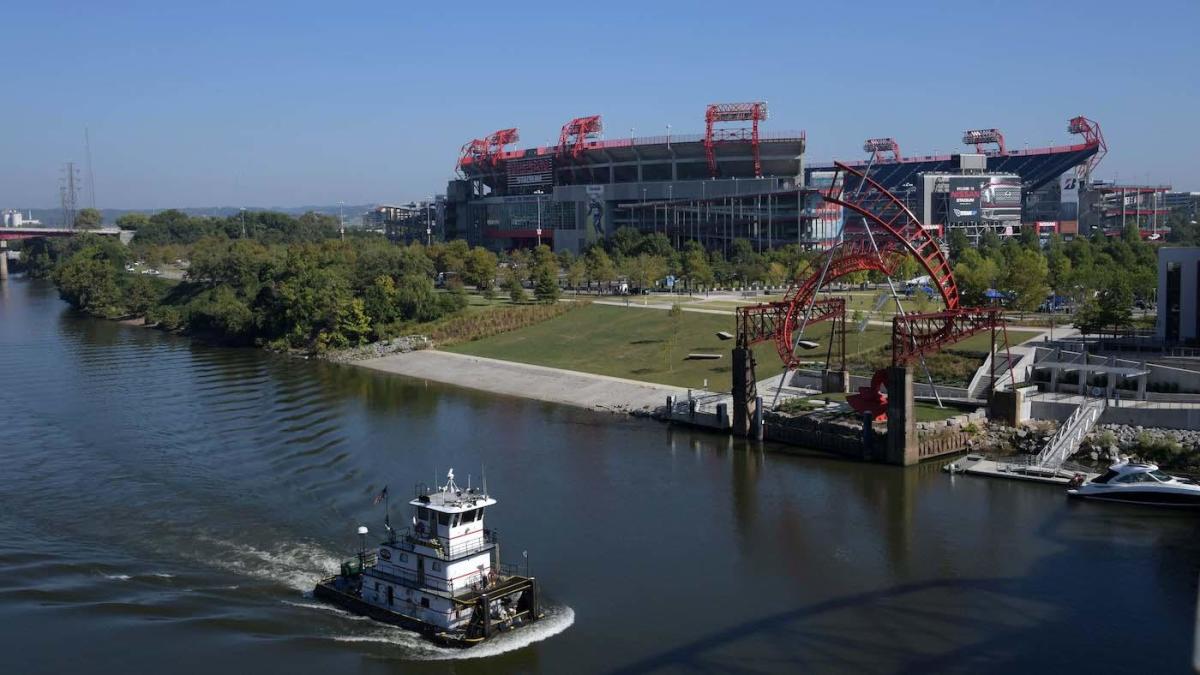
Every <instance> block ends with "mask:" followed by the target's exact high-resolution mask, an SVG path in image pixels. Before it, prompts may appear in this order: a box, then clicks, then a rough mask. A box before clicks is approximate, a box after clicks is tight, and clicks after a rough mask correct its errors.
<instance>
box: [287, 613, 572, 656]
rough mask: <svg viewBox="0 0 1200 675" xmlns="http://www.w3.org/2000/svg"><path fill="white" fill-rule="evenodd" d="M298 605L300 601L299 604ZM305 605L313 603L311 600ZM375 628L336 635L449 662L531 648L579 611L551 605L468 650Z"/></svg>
mask: <svg viewBox="0 0 1200 675" xmlns="http://www.w3.org/2000/svg"><path fill="white" fill-rule="evenodd" d="M297 604H298V603H297ZM301 606H309V605H308V604H307V603H305V604H304V605H301ZM372 623H373V624H374V628H373V629H372V630H371V631H370V632H368V633H362V634H358V635H335V636H333V639H334V640H336V641H338V642H351V643H353V642H369V643H377V644H387V645H395V646H397V647H402V648H404V650H405V656H406V657H408V658H411V659H415V660H419V661H449V660H458V659H485V658H488V657H492V656H499V655H500V654H504V653H507V652H511V651H516V650H518V649H522V648H524V647H528V646H529V645H531V644H534V643H536V642H541V641H542V640H546V639H548V638H551V637H554V636H555V635H558V634H559V633H561V632H563V631H565V630H566V629H568V628H570V627H571V625H572V624H574V623H575V610H573V609H571V608H570V607H566V606H563V607H547V608H546V615H545V616H544V617H542V618H541V619H540V620H538V621H537V622H536V623H532V624H529V625H527V626H522V627H521V628H518V629H516V630H514V631H512V632H509V633H501V634H500V635H497V636H496V637H493V638H492V639H490V640H488V641H487V642H485V643H483V644H481V645H478V646H475V647H470V648H468V649H453V648H448V647H439V646H438V645H435V644H433V643H431V642H429V641H428V640H426V639H424V638H423V637H421V636H420V634H418V633H415V632H413V631H409V630H404V629H403V628H397V627H395V626H388V625H386V624H379V623H375V622H372Z"/></svg>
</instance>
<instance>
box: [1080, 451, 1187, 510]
mask: <svg viewBox="0 0 1200 675" xmlns="http://www.w3.org/2000/svg"><path fill="white" fill-rule="evenodd" d="M1067 494H1068V495H1070V496H1072V497H1080V498H1084V499H1101V500H1105V501H1111V502H1126V503H1130V504H1148V505H1152V506H1183V507H1195V506H1200V484H1197V483H1196V481H1194V480H1192V479H1190V478H1180V477H1178V476H1172V475H1170V474H1168V473H1165V472H1163V471H1160V470H1159V468H1158V466H1157V465H1155V464H1142V463H1136V462H1128V461H1124V462H1118V463H1116V464H1113V465H1112V466H1110V467H1108V471H1107V472H1106V473H1104V475H1102V476H1097V477H1096V478H1093V479H1092V480H1089V481H1083V480H1082V477H1081V476H1076V478H1075V479H1074V480H1073V481H1072V483H1071V486H1070V487H1069V488H1068V489H1067Z"/></svg>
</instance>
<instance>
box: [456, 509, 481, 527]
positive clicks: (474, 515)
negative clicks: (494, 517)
mask: <svg viewBox="0 0 1200 675" xmlns="http://www.w3.org/2000/svg"><path fill="white" fill-rule="evenodd" d="M476 520H479V509H471V510H470V511H464V512H463V514H462V516H461V521H460V522H461V523H462V524H464V525H465V524H467V523H473V522H475V521H476Z"/></svg>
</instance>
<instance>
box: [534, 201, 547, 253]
mask: <svg viewBox="0 0 1200 675" xmlns="http://www.w3.org/2000/svg"><path fill="white" fill-rule="evenodd" d="M533 194H534V196H535V198H536V199H537V245H538V246H541V245H542V195H544V194H546V193H545V192H543V191H541V190H534V191H533Z"/></svg>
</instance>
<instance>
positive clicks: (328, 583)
mask: <svg viewBox="0 0 1200 675" xmlns="http://www.w3.org/2000/svg"><path fill="white" fill-rule="evenodd" d="M354 578H355V579H356V578H357V577H354ZM339 582H341V583H340V585H341V586H343V588H339ZM348 582H349V580H348V579H347V578H346V577H340V576H335V577H330V578H328V579H323V580H322V581H321V582H320V583H318V584H317V585H316V587H315V588H313V597H314V598H316V599H318V600H322V601H324V602H328V603H330V604H332V605H337V606H338V607H341V608H342V609H344V610H346V611H347V612H350V613H352V614H358V615H360V616H366V617H369V618H371V619H374V620H376V621H380V622H382V623H387V624H391V625H393V626H399V627H400V628H404V629H406V630H411V631H414V632H416V633H420V634H421V635H422V636H424V637H425V638H426V639H428V640H430V641H432V642H435V643H437V644H440V645H444V646H447V647H457V648H466V647H472V646H474V645H477V644H479V643H481V642H485V641H486V640H487V639H488V638H490V637H493V636H495V635H496V634H497V633H499V632H506V631H509V630H512V629H514V628H519V627H521V626H524V625H526V624H528V623H532V622H534V621H537V620H538V619H540V618H542V612H541V609H540V607H539V606H538V601H537V592H536V582H535V581H534V580H533V579H532V578H528V579H525V578H522V579H519V580H515V581H514V582H513V583H512V584H511V585H510V586H509V587H508V588H504V589H498V590H500V593H499V594H498V595H496V596H493V600H494V599H497V598H499V597H502V596H503V595H507V594H511V593H517V592H522V591H526V590H528V591H529V593H528V594H525V597H526V598H528V599H527V600H526V601H525V602H526V603H527V604H526V605H525V606H524V607H522V609H523V610H524V611H522V612H520V614H519V615H518V617H517V618H514V619H511V620H508V621H501V622H495V621H484V622H483V624H482V626H479V625H475V624H473V625H472V626H469V627H468V629H467V630H466V631H454V632H448V631H446V629H444V628H442V627H441V626H435V625H434V624H431V623H428V622H426V621H422V620H420V619H418V618H416V617H411V616H408V615H407V614H402V613H400V612H394V611H392V610H390V609H384V608H383V607H379V606H377V605H373V604H371V603H369V602H367V601H365V600H363V599H362V598H360V597H359V596H358V595H357V594H356V593H354V592H348V590H346V589H345V588H344V587H349V588H350V589H354V590H357V583H355V582H349V583H348ZM483 599H484V601H485V603H484V604H486V599H487V596H484V598H483ZM480 610H481V611H482V606H481V607H480ZM472 629H474V630H472Z"/></svg>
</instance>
